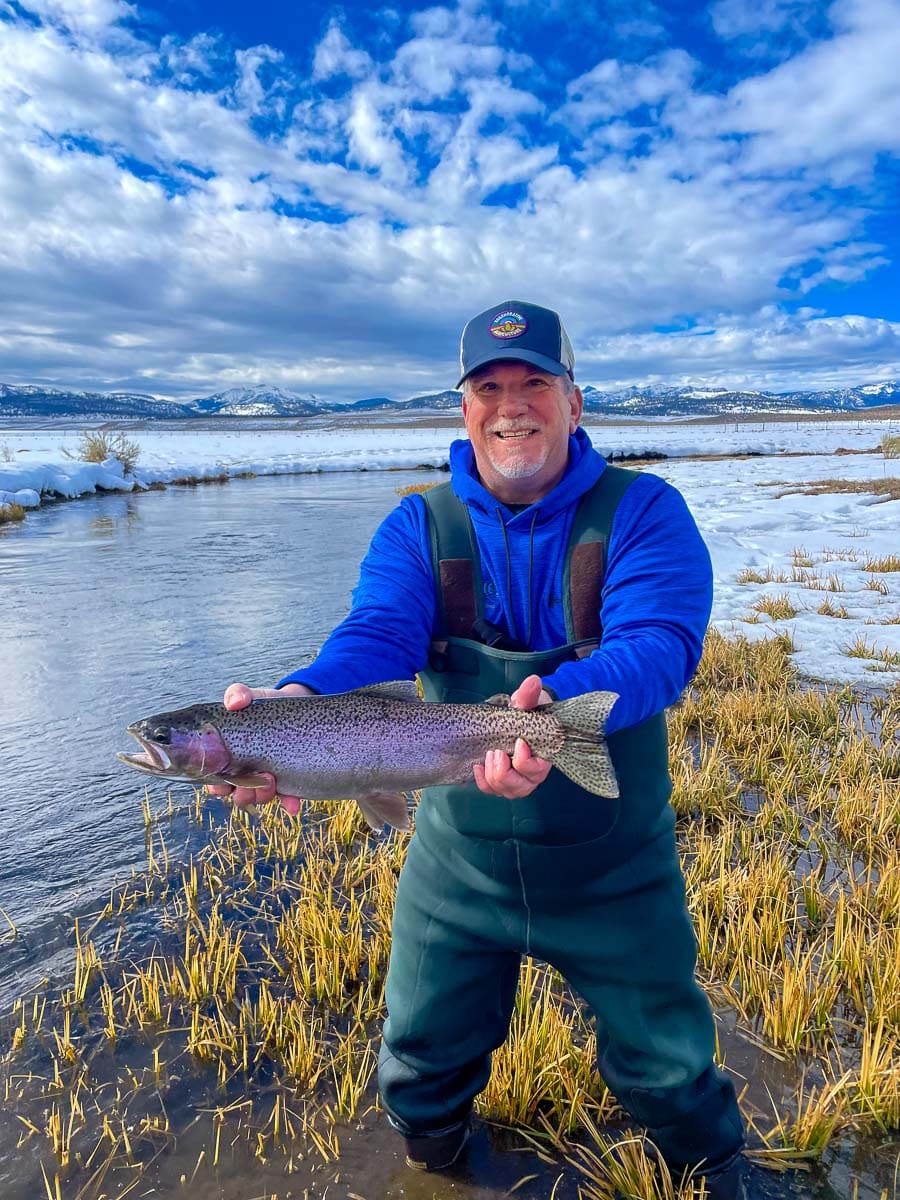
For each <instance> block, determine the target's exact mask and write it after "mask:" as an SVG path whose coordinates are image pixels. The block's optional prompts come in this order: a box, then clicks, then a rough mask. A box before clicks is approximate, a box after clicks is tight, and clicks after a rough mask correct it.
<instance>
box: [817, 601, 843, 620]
mask: <svg viewBox="0 0 900 1200" xmlns="http://www.w3.org/2000/svg"><path fill="white" fill-rule="evenodd" d="M816 612H817V613H819V614H820V616H823V617H840V618H841V619H843V620H847V619H848V618H849V616H850V614H849V613H848V612H847V609H846V608H845V607H844V605H843V604H841V605H838V606H837V607H835V606H834V605H833V604H832V603H831V601H830V600H828V599H825V600H823V601H822V603H821V604H820V605H819V607H818V608H817V609H816Z"/></svg>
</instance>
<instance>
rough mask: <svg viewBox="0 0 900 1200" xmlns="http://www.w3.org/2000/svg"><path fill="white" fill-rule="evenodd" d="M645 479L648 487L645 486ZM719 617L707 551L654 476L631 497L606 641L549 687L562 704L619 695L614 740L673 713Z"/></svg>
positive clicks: (623, 509)
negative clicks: (712, 618) (587, 695)
mask: <svg viewBox="0 0 900 1200" xmlns="http://www.w3.org/2000/svg"><path fill="white" fill-rule="evenodd" d="M645 480H646V483H645V482H644V481H645ZM711 608H712V565H711V563H710V558H709V552H708V550H707V549H706V546H705V544H704V542H703V539H702V538H701V536H700V532H699V530H698V529H697V525H696V523H695V522H694V518H693V517H692V516H691V513H690V511H689V510H688V507H687V504H686V503H685V501H684V498H683V497H682V495H681V493H680V492H678V491H676V489H675V488H673V487H672V486H671V485H670V484H668V483H666V482H665V481H664V480H662V479H660V478H659V477H658V476H655V475H649V474H648V475H644V476H643V477H642V479H639V480H636V481H635V482H634V483H633V484H632V485H631V487H630V488H628V490H627V491H626V492H625V495H624V496H623V497H622V500H621V501H620V503H619V507H618V509H617V510H616V515H615V517H614V519H613V525H612V530H611V532H610V539H609V554H608V560H607V565H606V575H605V578H604V581H603V591H602V619H603V641H602V645H601V646H600V648H599V649H597V650H595V651H594V653H593V654H591V655H589V656H588V657H587V658H584V659H581V660H580V661H578V662H570V663H564V664H563V665H562V666H561V667H560V668H559V669H558V670H557V671H555V672H554V673H553V674H552V675H549V676H547V677H546V679H545V680H544V685H545V687H547V688H548V689H551V690H552V691H553V692H554V693H555V694H556V695H557V696H558V697H559V698H560V700H567V699H569V698H570V697H571V696H577V695H580V694H582V693H583V692H592V691H610V692H617V693H618V694H619V699H618V700H617V701H616V703H615V705H614V706H613V710H612V712H611V714H610V717H609V721H608V722H607V727H606V728H607V732H608V733H614V732H615V731H616V730H617V729H625V728H627V727H628V726H630V725H638V724H640V722H641V721H645V720H647V718H648V717H651V716H652V715H653V714H654V713H657V712H660V711H662V709H664V708H667V707H668V706H669V705H670V704H674V703H675V701H676V700H677V699H678V697H679V696H680V695H681V692H682V691H683V690H684V688H685V687H686V686H687V684H688V682H689V681H690V679H691V676H692V675H693V674H694V671H695V670H696V669H697V664H698V663H699V661H700V655H701V654H702V652H703V637H704V634H705V633H706V627H707V624H708V622H709V615H710V611H711Z"/></svg>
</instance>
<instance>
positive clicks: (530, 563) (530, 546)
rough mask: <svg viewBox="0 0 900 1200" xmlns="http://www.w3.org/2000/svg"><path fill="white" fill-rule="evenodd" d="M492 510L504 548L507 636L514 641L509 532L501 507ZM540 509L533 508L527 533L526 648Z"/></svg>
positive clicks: (531, 622) (531, 621) (530, 626)
mask: <svg viewBox="0 0 900 1200" xmlns="http://www.w3.org/2000/svg"><path fill="white" fill-rule="evenodd" d="M494 512H495V513H496V515H497V520H498V521H499V522H500V529H501V531H502V533H503V545H504V547H505V548H506V595H507V597H508V599H509V623H510V626H511V628H510V631H509V636H510V637H511V638H512V640H513V641H514V642H518V641H519V633H518V629H517V628H516V616H515V606H514V604H513V593H512V555H511V554H510V551H509V534H508V533H507V532H506V522H505V521H504V520H503V509H502V508H499V507H498V508H495V509H494ZM539 512H540V509H535V513H534V516H533V517H532V519H531V531H530V533H529V535H528V632H527V633H526V635H525V641H524V643H520V645H524V647H525V649H526V650H527V649H528V648H529V647H530V646H531V634H532V630H533V626H534V596H533V595H532V590H531V587H532V583H533V581H534V579H533V577H534V527H535V525H537V519H538V514H539Z"/></svg>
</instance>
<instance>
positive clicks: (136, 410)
mask: <svg viewBox="0 0 900 1200" xmlns="http://www.w3.org/2000/svg"><path fill="white" fill-rule="evenodd" d="M583 391H584V402H585V409H586V410H587V411H588V412H592V413H605V414H608V415H610V416H615V415H619V416H623V417H653V416H656V417H672V416H709V415H716V414H720V413H721V414H734V413H747V414H753V413H765V412H818V413H823V412H853V411H857V410H859V409H864V408H872V407H875V406H877V405H882V404H900V382H897V381H890V382H886V383H870V384H864V385H862V386H860V387H854V388H834V389H831V390H824V391H796V392H781V393H776V392H753V391H731V390H728V389H726V388H711V387H704V386H702V385H699V384H694V385H691V386H687V387H630V388H623V389H619V390H615V391H602V390H601V389H599V388H595V387H592V386H591V385H590V384H588V385H587V386H586V387H585V388H584V389H583ZM460 400H461V396H460V393H459V392H456V391H452V390H451V391H444V392H429V393H427V394H426V395H422V396H411V397H410V398H409V399H408V400H391V399H390V398H388V397H387V396H373V397H371V398H369V399H366V400H357V401H354V402H353V403H344V404H342V403H336V402H334V401H329V400H323V399H322V398H321V397H319V396H316V395H315V394H314V393H312V392H309V393H302V392H293V391H290V390H289V389H286V388H279V387H271V386H269V385H267V384H255V385H252V386H249V387H243V388H229V389H228V390H227V391H224V392H216V393H215V394H214V395H212V396H205V397H203V398H202V399H197V400H188V401H185V402H183V403H175V402H173V401H170V400H157V399H155V398H154V397H153V396H146V395H142V394H141V393H138V392H109V393H104V392H73V391H66V390H63V389H59V388H48V387H37V386H27V385H26V386H16V385H13V384H0V417H41V418H52V417H68V418H70V419H71V418H73V417H76V418H83V419H84V420H86V421H109V420H115V419H117V418H121V419H124V418H130V419H148V418H149V419H153V418H157V419H163V420H178V419H182V418H190V417H194V418H197V417H235V418H240V417H305V416H315V415H321V414H327V413H339V412H346V413H365V412H395V413H398V414H399V413H404V412H418V411H428V412H433V411H435V410H451V409H457V408H459V405H460ZM898 415H900V414H898Z"/></svg>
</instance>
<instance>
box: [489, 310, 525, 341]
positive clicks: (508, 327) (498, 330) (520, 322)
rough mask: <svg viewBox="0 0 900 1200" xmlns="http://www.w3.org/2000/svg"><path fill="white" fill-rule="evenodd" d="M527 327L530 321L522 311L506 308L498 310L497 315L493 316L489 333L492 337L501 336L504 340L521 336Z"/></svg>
mask: <svg viewBox="0 0 900 1200" xmlns="http://www.w3.org/2000/svg"><path fill="white" fill-rule="evenodd" d="M527 328H528V322H527V321H526V320H525V318H524V317H523V316H522V314H521V313H520V312H515V311H514V310H513V309H511V308H506V309H504V310H503V312H498V313H497V315H496V316H495V317H492V318H491V323H490V325H489V326H488V333H489V334H490V335H491V337H495V338H500V339H501V340H502V341H505V340H506V339H507V338H517V337H521V336H522V334H523V333H524V332H525V330H526V329H527Z"/></svg>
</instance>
